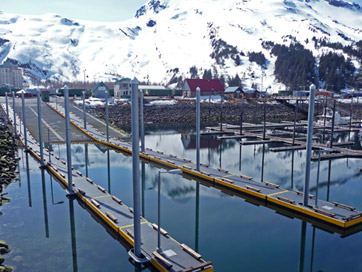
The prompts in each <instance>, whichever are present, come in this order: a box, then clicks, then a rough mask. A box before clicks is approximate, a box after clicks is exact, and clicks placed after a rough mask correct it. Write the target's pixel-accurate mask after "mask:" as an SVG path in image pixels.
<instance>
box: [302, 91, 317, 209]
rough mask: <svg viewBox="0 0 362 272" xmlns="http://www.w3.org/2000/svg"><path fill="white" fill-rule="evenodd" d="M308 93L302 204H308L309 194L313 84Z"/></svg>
mask: <svg viewBox="0 0 362 272" xmlns="http://www.w3.org/2000/svg"><path fill="white" fill-rule="evenodd" d="M309 89H310V93H309V111H308V132H307V147H306V148H307V157H306V166H305V182H304V195H303V205H304V206H307V205H308V196H309V179H310V159H311V155H312V138H313V117H314V96H315V85H314V84H312V85H310V88H309Z"/></svg>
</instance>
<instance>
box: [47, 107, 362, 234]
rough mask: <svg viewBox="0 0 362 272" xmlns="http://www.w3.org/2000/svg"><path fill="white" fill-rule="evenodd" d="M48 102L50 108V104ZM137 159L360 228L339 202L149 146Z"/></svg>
mask: <svg viewBox="0 0 362 272" xmlns="http://www.w3.org/2000/svg"><path fill="white" fill-rule="evenodd" d="M48 105H49V106H50V107H52V104H48ZM54 110H55V109H54ZM57 112H58V113H59V114H61V115H62V116H64V109H61V108H58V111H57ZM71 120H72V123H73V124H74V125H75V126H78V127H79V128H80V129H82V128H81V126H82V124H83V120H82V119H81V118H80V117H79V116H76V115H71ZM82 130H83V129H82ZM83 131H84V133H87V134H88V135H89V136H90V137H92V138H94V139H95V140H96V141H98V142H99V143H101V144H104V145H106V146H109V147H111V148H113V149H115V150H118V151H121V152H123V153H124V154H128V155H131V154H132V149H131V144H130V143H126V142H122V141H119V140H117V139H114V138H110V141H109V142H107V141H106V137H105V136H104V134H103V133H100V132H99V131H98V130H97V129H94V128H92V126H90V125H89V126H88V125H87V130H83ZM259 136H260V135H259ZM140 158H141V159H142V160H143V161H145V162H148V163H152V164H156V165H158V166H161V167H165V168H167V169H181V170H182V171H183V172H184V173H185V174H188V175H190V176H192V177H194V179H195V180H197V181H201V182H203V183H204V184H206V185H208V186H210V185H211V186H214V187H216V188H220V189H222V190H223V191H227V192H229V193H232V194H234V195H240V196H241V197H243V198H245V199H249V198H251V199H257V200H258V203H259V204H260V203H263V205H265V206H266V207H271V208H273V209H276V210H278V209H279V210H280V208H283V209H287V210H288V211H289V212H292V213H293V215H294V216H295V217H299V218H303V220H306V221H310V222H312V223H313V224H316V225H318V226H319V227H321V228H324V229H327V230H329V231H335V232H338V233H341V234H342V235H346V234H351V233H353V232H355V231H359V230H361V228H362V224H361V223H362V212H359V211H357V210H356V209H355V208H352V207H348V206H346V205H343V204H338V203H330V202H327V201H323V200H319V201H318V207H314V206H313V205H308V206H304V205H303V204H302V203H303V193H300V192H296V191H290V190H285V189H283V188H280V186H279V185H275V184H272V183H269V182H259V181H256V180H254V179H253V178H251V177H247V176H244V175H236V174H232V173H229V171H228V170H225V169H213V168H211V167H209V166H208V165H204V164H201V165H200V171H197V170H196V164H195V163H194V162H193V161H192V160H190V159H186V158H179V157H177V156H175V155H171V154H165V153H163V152H160V151H156V150H152V149H149V148H148V149H146V151H145V152H143V153H140ZM313 198H314V197H313V196H310V199H311V201H313V203H314V200H313ZM275 207H277V208H275ZM346 207H348V208H346Z"/></svg>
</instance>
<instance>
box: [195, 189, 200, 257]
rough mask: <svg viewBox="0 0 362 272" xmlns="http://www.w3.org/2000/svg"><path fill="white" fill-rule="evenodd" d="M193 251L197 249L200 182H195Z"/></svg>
mask: <svg viewBox="0 0 362 272" xmlns="http://www.w3.org/2000/svg"><path fill="white" fill-rule="evenodd" d="M195 208H196V211H195V251H196V252H198V251H199V210H200V183H198V182H196V205H195Z"/></svg>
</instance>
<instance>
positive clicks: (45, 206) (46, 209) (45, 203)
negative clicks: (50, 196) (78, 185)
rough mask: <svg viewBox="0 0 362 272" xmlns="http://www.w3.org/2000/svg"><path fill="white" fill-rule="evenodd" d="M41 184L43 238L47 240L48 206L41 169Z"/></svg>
mask: <svg viewBox="0 0 362 272" xmlns="http://www.w3.org/2000/svg"><path fill="white" fill-rule="evenodd" d="M41 184H42V190H43V207H44V222H45V236H46V238H49V222H48V205H47V195H46V188H45V173H44V169H43V168H42V169H41Z"/></svg>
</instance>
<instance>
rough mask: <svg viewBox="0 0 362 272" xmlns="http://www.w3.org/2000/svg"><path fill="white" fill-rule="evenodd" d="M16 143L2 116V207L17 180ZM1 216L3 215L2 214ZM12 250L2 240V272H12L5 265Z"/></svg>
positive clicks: (0, 269)
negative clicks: (9, 189) (8, 188)
mask: <svg viewBox="0 0 362 272" xmlns="http://www.w3.org/2000/svg"><path fill="white" fill-rule="evenodd" d="M18 160H19V158H18V157H17V154H16V141H15V139H14V137H13V133H12V132H11V131H10V128H9V126H8V124H7V122H6V120H5V118H4V116H3V113H2V112H1V114H0V206H2V205H4V204H6V203H8V202H9V201H10V198H8V197H6V195H7V193H5V192H4V190H5V188H6V187H7V186H8V185H9V184H10V183H11V182H13V181H15V180H17V172H16V171H17V170H16V168H17V161H18ZM0 215H2V213H1V212H0ZM9 252H10V249H9V246H8V244H7V243H6V242H5V241H1V240H0V272H11V271H13V269H12V268H11V267H10V266H7V265H4V261H5V259H4V257H3V256H4V255H5V254H7V253H9Z"/></svg>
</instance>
